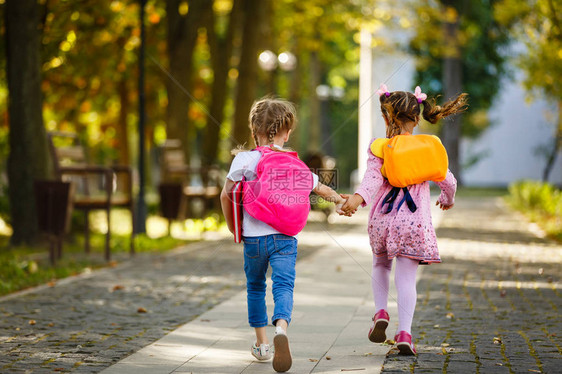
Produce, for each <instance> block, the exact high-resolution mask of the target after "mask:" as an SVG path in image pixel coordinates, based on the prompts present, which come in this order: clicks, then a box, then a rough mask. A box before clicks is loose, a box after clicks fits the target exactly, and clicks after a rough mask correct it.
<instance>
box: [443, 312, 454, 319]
mask: <svg viewBox="0 0 562 374" xmlns="http://www.w3.org/2000/svg"><path fill="white" fill-rule="evenodd" d="M445 317H447V318H448V319H453V318H455V313H450V312H449V313H447V315H446V316H445Z"/></svg>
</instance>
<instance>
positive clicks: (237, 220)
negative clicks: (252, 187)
mask: <svg viewBox="0 0 562 374" xmlns="http://www.w3.org/2000/svg"><path fill="white" fill-rule="evenodd" d="M242 188H243V182H242V181H241V182H236V183H234V188H232V191H231V192H230V201H231V202H232V218H233V221H234V242H235V243H241V242H242V192H243V191H242Z"/></svg>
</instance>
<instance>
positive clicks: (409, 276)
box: [394, 257, 419, 334]
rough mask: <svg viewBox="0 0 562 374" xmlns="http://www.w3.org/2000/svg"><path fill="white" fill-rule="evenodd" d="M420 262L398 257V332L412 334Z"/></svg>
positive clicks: (396, 278) (395, 275)
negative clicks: (417, 272)
mask: <svg viewBox="0 0 562 374" xmlns="http://www.w3.org/2000/svg"><path fill="white" fill-rule="evenodd" d="M418 264H419V261H418V260H412V259H411V258H407V257H396V272H395V274H394V282H395V284H396V293H397V294H398V295H397V299H398V300H397V301H398V330H397V331H406V332H407V333H408V334H411V333H412V319H413V318H414V311H415V309H416V298H417V292H416V271H417V269H418Z"/></svg>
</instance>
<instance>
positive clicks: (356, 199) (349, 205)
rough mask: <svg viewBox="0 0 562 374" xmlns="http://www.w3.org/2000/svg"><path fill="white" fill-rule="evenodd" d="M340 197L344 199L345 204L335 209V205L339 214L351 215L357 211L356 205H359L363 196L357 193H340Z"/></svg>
mask: <svg viewBox="0 0 562 374" xmlns="http://www.w3.org/2000/svg"><path fill="white" fill-rule="evenodd" d="M341 197H342V198H343V199H345V204H343V206H342V207H341V208H340V209H337V207H336V209H337V210H336V212H337V213H338V214H339V215H340V216H347V217H351V216H352V215H353V214H354V213H355V212H356V211H357V207H359V205H361V203H362V202H363V198H362V197H361V195H358V194H354V195H348V194H341Z"/></svg>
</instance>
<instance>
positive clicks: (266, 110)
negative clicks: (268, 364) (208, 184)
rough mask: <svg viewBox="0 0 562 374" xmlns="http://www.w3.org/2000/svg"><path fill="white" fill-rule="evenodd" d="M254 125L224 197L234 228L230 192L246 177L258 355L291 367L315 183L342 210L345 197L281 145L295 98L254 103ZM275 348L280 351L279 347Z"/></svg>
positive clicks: (251, 311)
mask: <svg viewBox="0 0 562 374" xmlns="http://www.w3.org/2000/svg"><path fill="white" fill-rule="evenodd" d="M249 122H250V129H251V130H252V136H253V138H254V142H255V143H256V147H257V148H256V149H254V150H252V151H244V150H240V149H237V150H235V151H234V152H233V153H234V154H236V157H235V158H234V160H233V161H232V164H231V166H230V171H229V173H228V175H227V177H226V183H225V185H224V188H223V190H222V193H221V205H222V210H223V213H224V217H225V219H226V222H227V225H228V228H229V230H230V231H231V232H234V230H235V227H234V221H233V218H232V217H233V215H232V213H233V212H232V209H233V208H232V203H231V201H230V193H231V191H232V189H233V187H234V186H235V183H236V182H239V181H244V182H243V220H242V238H243V241H244V271H245V273H246V285H247V302H248V321H249V323H250V326H251V327H253V328H254V329H255V333H256V341H255V343H254V344H253V345H252V347H251V353H252V355H253V356H254V357H255V358H256V359H258V360H260V361H263V360H268V359H270V358H271V356H272V353H273V369H274V370H275V371H277V372H285V371H287V370H289V369H290V368H291V365H292V357H291V352H290V349H289V340H288V338H287V327H288V326H289V323H290V322H291V314H292V310H293V289H294V284H295V263H296V259H297V238H296V237H295V236H296V235H297V234H298V233H299V232H300V231H301V230H302V229H303V228H304V226H305V224H306V219H307V217H308V212H309V211H310V202H309V195H310V193H311V192H312V191H314V192H316V193H317V194H318V195H320V196H321V197H323V198H324V199H325V200H327V201H330V202H333V203H335V204H337V205H336V207H337V209H338V212H340V213H341V211H340V210H339V209H340V208H341V206H342V205H343V203H344V202H345V200H344V199H343V198H342V197H341V196H340V195H339V194H338V193H337V192H336V191H334V190H333V189H331V188H330V187H328V186H326V185H323V184H322V183H320V182H319V181H318V176H317V175H316V174H314V173H312V172H311V171H310V169H309V168H308V167H307V166H306V165H305V164H304V163H303V162H302V161H301V160H300V159H299V158H298V155H297V153H296V152H291V151H287V150H285V149H283V145H284V144H285V142H287V141H288V140H289V137H290V135H291V131H292V130H293V128H294V126H295V125H296V113H295V108H294V106H293V105H292V104H291V103H289V102H288V101H285V100H282V99H271V98H265V99H261V100H259V101H256V102H255V103H254V105H253V106H252V109H251V110H250V116H249ZM270 265H271V269H272V275H271V279H272V281H273V287H272V291H273V299H274V303H275V308H274V311H273V317H272V324H273V325H274V326H275V336H274V338H273V346H274V349H272V348H271V347H270V345H269V340H268V338H267V333H266V326H267V325H268V316H267V309H266V302H265V291H266V272H267V268H268V267H269V266H270ZM273 351H274V352H273Z"/></svg>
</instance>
